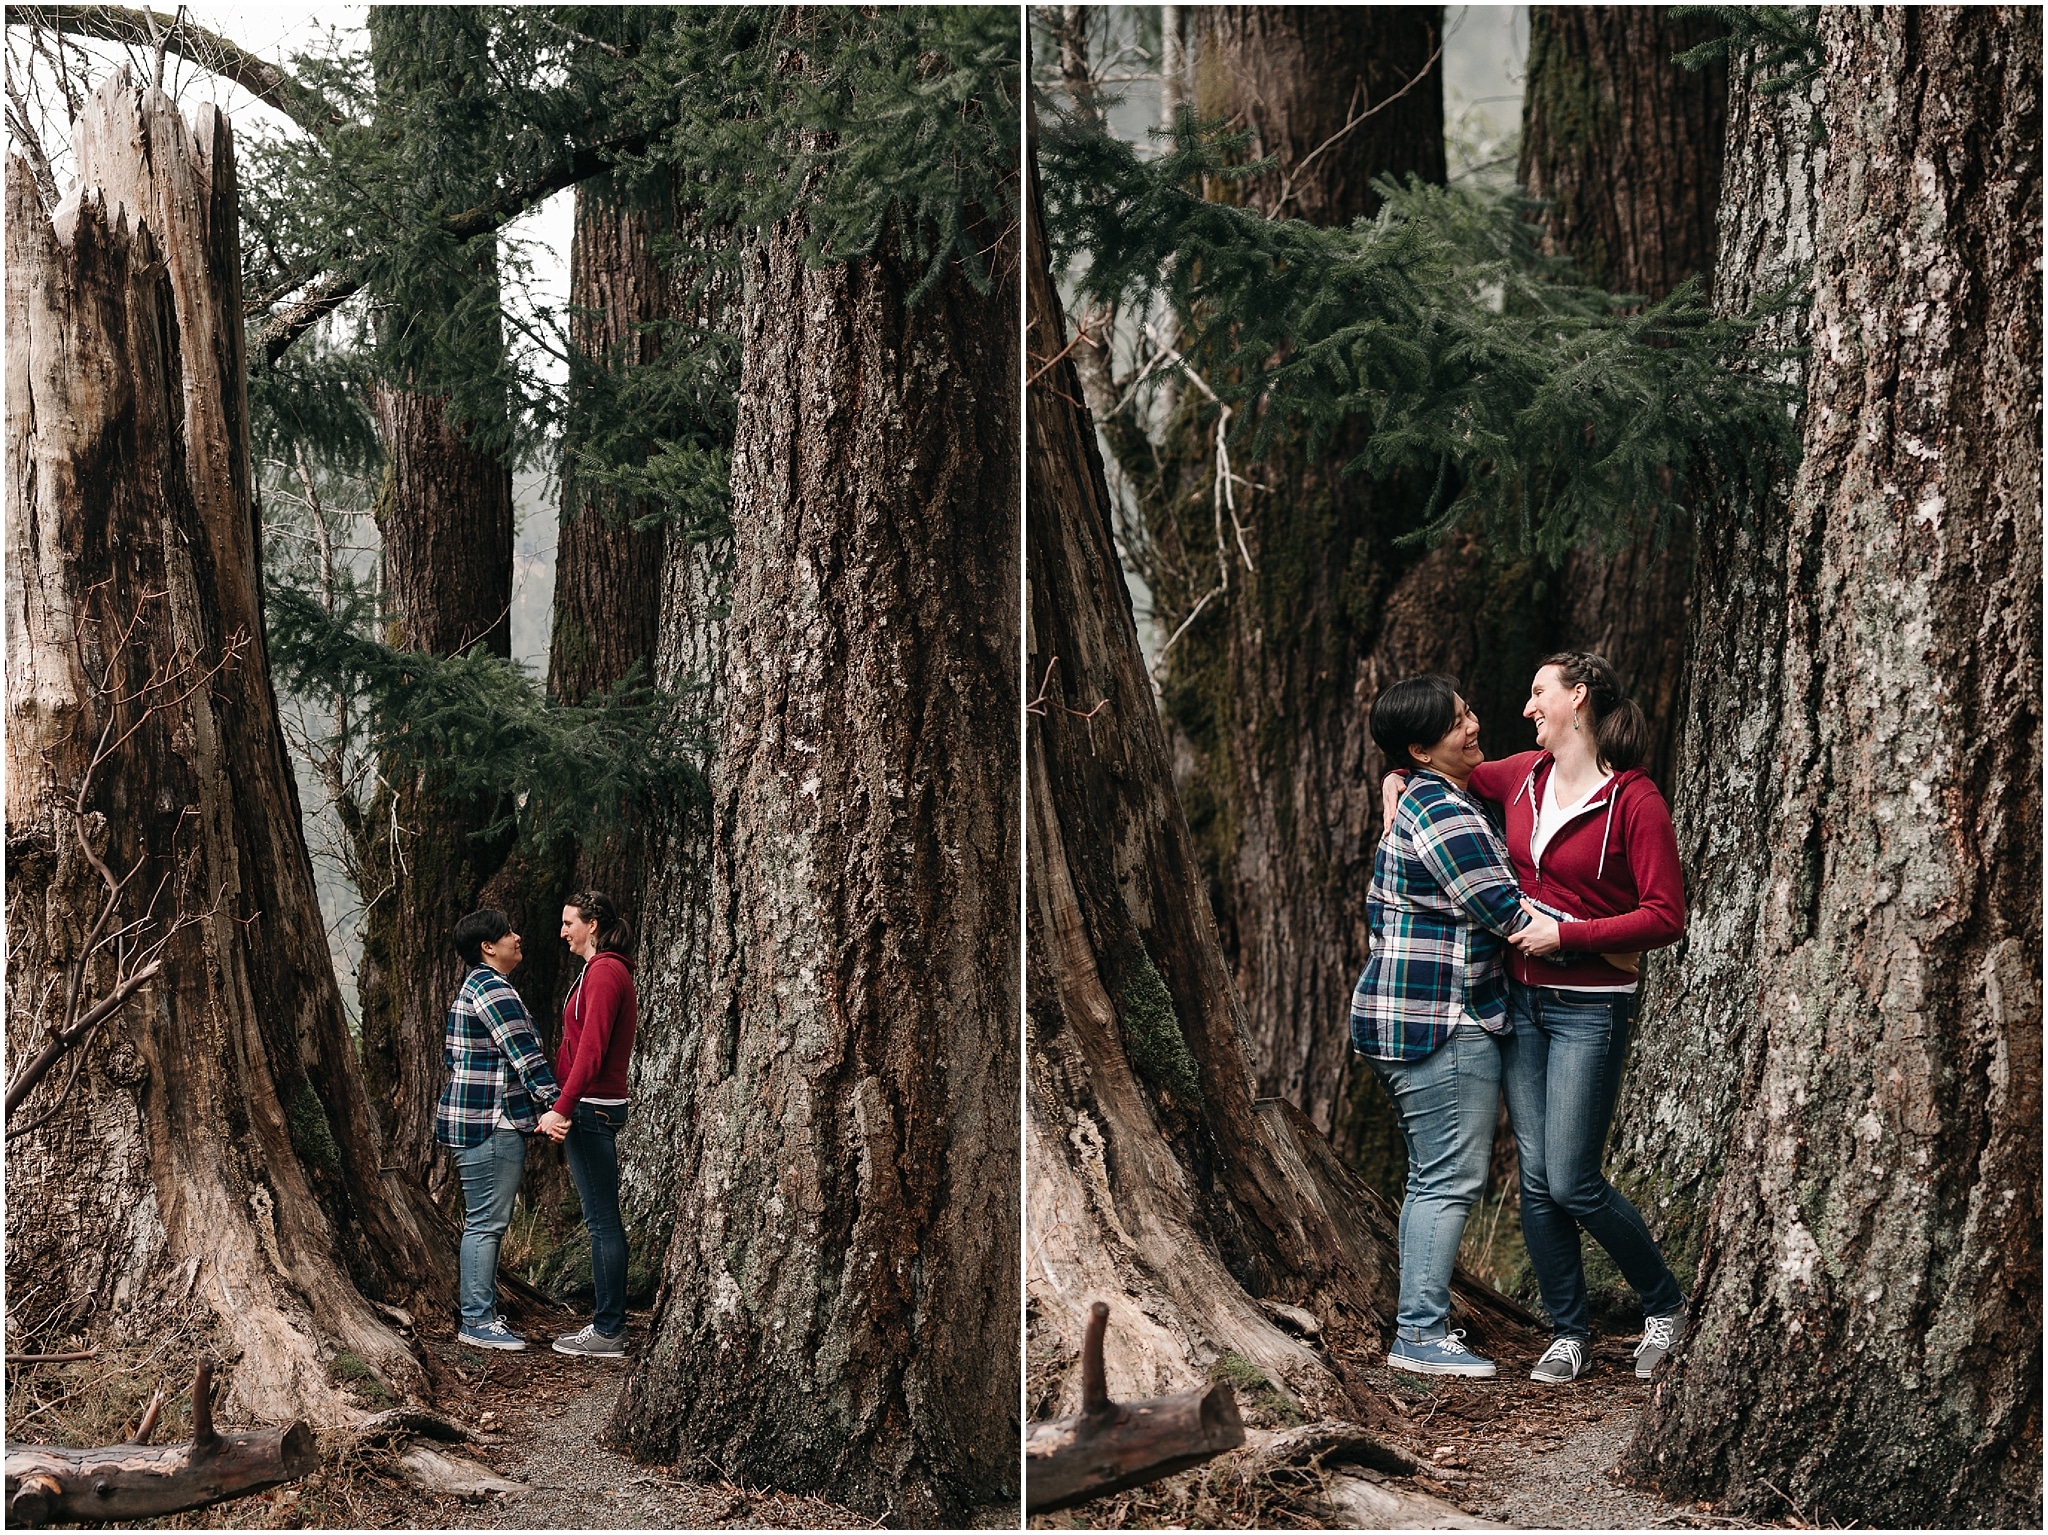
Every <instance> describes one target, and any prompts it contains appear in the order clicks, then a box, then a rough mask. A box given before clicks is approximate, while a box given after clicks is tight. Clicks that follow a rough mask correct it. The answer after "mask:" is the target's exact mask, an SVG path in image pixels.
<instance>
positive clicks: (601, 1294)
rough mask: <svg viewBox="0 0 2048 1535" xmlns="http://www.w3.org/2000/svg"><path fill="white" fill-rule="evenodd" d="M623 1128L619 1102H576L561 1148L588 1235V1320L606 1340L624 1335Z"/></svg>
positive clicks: (622, 1111) (623, 1122) (623, 1118)
mask: <svg viewBox="0 0 2048 1535" xmlns="http://www.w3.org/2000/svg"><path fill="white" fill-rule="evenodd" d="M625 1126H626V1105H625V1104H623V1103H579V1104H577V1105H576V1108H575V1111H574V1112H573V1113H571V1114H570V1116H569V1134H568V1137H567V1139H565V1140H564V1141H563V1142H562V1147H563V1149H564V1150H565V1151H567V1152H568V1153H569V1176H570V1177H571V1178H573V1179H574V1180H575V1181H576V1197H577V1198H578V1199H579V1200H581V1201H582V1202H583V1224H584V1226H585V1227H586V1228H588V1230H589V1232H590V1287H591V1288H592V1289H593V1290H595V1291H596V1292H597V1314H596V1315H595V1316H593V1317H592V1318H591V1321H592V1322H594V1323H595V1324H596V1325H597V1330H598V1331H599V1332H601V1333H603V1334H604V1335H605V1336H606V1337H607V1338H616V1337H617V1336H618V1335H619V1334H620V1333H622V1332H624V1331H625V1330H626V1228H625V1224H624V1223H623V1222H622V1221H621V1220H620V1219H619V1147H618V1139H619V1131H621V1130H623V1129H624V1128H625Z"/></svg>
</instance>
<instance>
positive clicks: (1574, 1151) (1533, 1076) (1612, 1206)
mask: <svg viewBox="0 0 2048 1535" xmlns="http://www.w3.org/2000/svg"><path fill="white" fill-rule="evenodd" d="M1635 1001H1636V999H1635V997H1634V996H1633V995H1631V994H1630V993H1628V992H1616V993H1612V994H1611V995H1608V996H1599V995H1592V994H1588V993H1585V992H1577V993H1574V992H1568V991H1557V990H1553V989H1551V988H1549V987H1541V986H1524V985H1522V984H1520V983H1519V982H1516V983H1515V984H1513V985H1512V986H1511V987H1510V988H1509V992H1508V1018H1509V1020H1510V1021H1511V1022H1512V1023H1513V1024H1514V1026H1515V1027H1514V1032H1513V1033H1511V1034H1509V1035H1508V1036H1507V1037H1506V1038H1505V1039H1504V1040H1502V1041H1501V1088H1502V1090H1503V1091H1504V1092H1505V1093H1506V1094H1507V1099H1508V1118H1509V1120H1510V1121H1512V1122H1513V1124H1514V1127H1515V1154H1516V1155H1517V1157H1519V1158H1520V1160H1521V1164H1522V1240H1523V1242H1524V1243H1525V1244H1527V1246H1528V1249H1529V1262H1530V1265H1531V1267H1533V1268H1534V1269H1535V1270H1536V1288H1537V1291H1538V1292H1539V1293H1540V1294H1541V1295H1542V1297H1543V1309H1544V1310H1545V1311H1548V1312H1549V1313H1550V1325H1551V1328H1552V1329H1553V1330H1554V1331H1555V1332H1556V1333H1557V1335H1558V1336H1559V1337H1575V1338H1589V1337H1591V1336H1592V1333H1593V1329H1592V1323H1591V1317H1590V1313H1589V1309H1588V1307H1587V1304H1586V1265H1585V1260H1584V1258H1583V1256H1582V1254H1581V1253H1580V1251H1579V1231H1580V1230H1581V1228H1583V1229H1584V1230H1585V1231H1586V1232H1587V1233H1588V1234H1589V1235H1590V1236H1591V1237H1592V1238H1593V1240H1594V1241H1596V1242H1598V1243H1599V1244H1600V1245H1601V1246H1602V1247H1604V1248H1606V1249H1607V1254H1608V1256H1609V1257H1611V1258H1612V1259H1614V1264H1615V1267H1617V1268H1619V1269H1620V1270H1621V1272H1622V1277H1623V1278H1625V1279H1627V1280H1628V1282H1629V1283H1630V1284H1631V1285H1633V1286H1634V1287H1635V1292H1636V1294H1637V1295H1638V1296H1639V1297H1641V1299H1642V1302H1643V1311H1644V1314H1645V1315H1648V1316H1668V1315H1670V1313H1672V1312H1674V1311H1677V1310H1679V1309H1681V1308H1682V1307H1683V1306H1684V1305H1685V1295H1684V1292H1683V1291H1681V1290H1680V1289H1679V1288H1678V1280H1677V1279H1676V1278H1675V1277H1673V1275H1672V1273H1671V1269H1670V1267H1669V1266H1668V1265H1666V1263H1665V1262H1664V1255H1663V1254H1662V1253H1660V1252H1658V1251H1657V1239H1656V1238H1655V1237H1653V1236H1651V1235H1650V1228H1649V1227H1648V1226H1646V1225H1645V1224H1644V1223H1643V1217H1642V1216H1641V1215H1640V1214H1639V1213H1638V1212H1637V1210H1636V1207H1635V1206H1634V1205H1632V1204H1630V1203H1629V1202H1628V1199H1627V1196H1625V1195H1624V1194H1623V1193H1622V1192H1621V1190H1619V1189H1617V1188H1616V1187H1615V1186H1614V1185H1613V1184H1611V1183H1609V1182H1608V1181H1607V1178H1606V1176H1605V1175H1604V1174H1603V1173H1602V1172H1601V1171H1600V1160H1601V1157H1602V1155H1603V1154H1604V1153H1605V1151H1606V1149H1607V1126H1608V1124H1609V1122H1610V1121H1611V1120H1612V1119H1613V1118H1614V1099H1615V1095H1616V1094H1618V1093H1619V1092H1620V1091H1621V1068H1622V1063H1623V1061H1624V1060H1625V1059H1626V1057H1627V1055H1628V1032H1629V1025H1630V1023H1631V1022H1632V1021H1633V1020H1634V1018H1635Z"/></svg>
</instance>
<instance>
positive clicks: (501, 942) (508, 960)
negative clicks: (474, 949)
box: [481, 933, 525, 975]
mask: <svg viewBox="0 0 2048 1535" xmlns="http://www.w3.org/2000/svg"><path fill="white" fill-rule="evenodd" d="M481 947H482V949H483V954H484V963H485V964H487V965H489V966H490V967H491V968H492V969H493V970H495V971H497V972H498V974H500V975H510V974H511V973H512V972H513V971H514V970H517V969H518V968H519V961H520V960H521V959H522V958H524V957H525V951H524V950H523V949H522V948H521V946H520V943H519V935H518V934H517V933H507V934H506V935H505V936H504V937H503V938H500V939H498V940H497V941H496V942H494V943H487V944H483V945H481Z"/></svg>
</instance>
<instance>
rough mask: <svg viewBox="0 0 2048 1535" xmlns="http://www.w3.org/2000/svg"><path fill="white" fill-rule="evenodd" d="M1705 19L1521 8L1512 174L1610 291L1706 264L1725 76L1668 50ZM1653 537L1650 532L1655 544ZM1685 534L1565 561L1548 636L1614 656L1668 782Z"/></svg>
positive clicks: (1688, 40)
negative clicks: (1523, 30) (1525, 46)
mask: <svg viewBox="0 0 2048 1535" xmlns="http://www.w3.org/2000/svg"><path fill="white" fill-rule="evenodd" d="M1717 25H1719V23H1717V22H1715V21H1712V20H1711V19H1708V18H1706V17H1693V18H1681V19H1673V17H1672V16H1671V13H1670V11H1669V10H1667V9H1664V8H1660V7H1655V6H1615V5H1595V6H1560V5H1539V6H1532V7H1531V8H1530V11H1529V63H1528V80H1529V84H1528V91H1527V94H1526V95H1525V96H1524V98H1523V105H1522V163H1521V171H1520V178H1519V179H1520V180H1521V183H1522V185H1523V187H1524V188H1525V189H1526V190H1527V191H1528V193H1529V195H1530V196H1531V197H1539V198H1543V199H1545V201H1546V202H1547V204H1548V206H1547V207H1546V208H1545V209H1544V212H1543V224H1544V228H1545V233H1546V235H1547V238H1548V242H1549V244H1550V246H1551V248H1552V249H1554V250H1557V251H1559V252H1562V253H1565V254H1568V255H1570V256H1571V257H1572V258H1573V260H1574V261H1575V262H1576V264H1577V266H1578V268H1579V270H1580V271H1581V272H1582V273H1584V274H1585V276H1586V278H1587V279H1588V280H1589V281H1592V282H1594V283H1597V284H1599V285H1600V286H1601V287H1603V288H1606V289H1607V290H1608V291H1610V292H1613V293H1633V294H1640V295H1641V296H1643V297H1644V298H1648V299H1660V298H1663V297H1664V296H1665V295H1666V294H1668V293H1670V292H1671V291H1672V290H1673V289H1674V288H1676V287H1677V286H1678V285H1679V284H1680V283H1682V282H1684V281H1685V280H1686V279H1687V278H1690V277H1702V278H1704V277H1708V276H1710V275H1711V274H1712V271H1713V266H1714V237H1715V236H1714V231H1715V210H1716V208H1717V206H1718V204H1719V201H1720V194H1721V142H1722V138H1723V136H1724V133H1725V120H1726V117H1727V102H1728V71H1727V67H1726V65H1725V64H1722V63H1715V64H1713V65H1711V66H1709V67H1707V68H1705V69H1699V70H1687V69H1683V68H1681V67H1680V66H1679V65H1677V64H1675V63H1673V62H1672V56H1673V55H1674V54H1676V53H1678V52H1679V51H1680V50H1682V49H1685V48H1690V47H1692V46H1693V45H1694V44H1696V43H1699V42H1701V41H1703V40H1704V39H1705V38H1707V37H1708V36H1710V35H1712V33H1713V30H1714V28H1715V27H1716V26H1717ZM1660 540H1661V541H1660ZM1691 579H1692V527H1691V524H1690V522H1689V521H1678V522H1674V523H1673V524H1672V525H1671V526H1669V527H1666V528H1663V529H1661V530H1659V536H1658V537H1656V538H1652V537H1644V538H1641V539H1638V540H1637V541H1636V542H1635V543H1633V544H1631V545H1630V546H1629V547H1628V548H1626V549H1623V550H1622V551H1620V552H1619V553H1617V554H1615V555H1612V556H1607V555H1602V554H1599V553H1597V552H1594V551H1590V550H1582V551H1579V552H1578V553H1575V554H1574V555H1572V556H1571V557H1570V558H1569V559H1567V560H1566V561H1565V565H1564V569H1563V571H1562V573H1561V577H1560V580H1559V583H1558V585H1559V589H1560V593H1561V596H1562V599H1563V603H1562V609H1563V610H1562V612H1561V614H1560V615H1559V619H1560V622H1559V625H1558V630H1559V633H1558V637H1559V639H1560V640H1561V641H1562V642H1563V643H1565V644H1567V645H1571V646H1575V647H1578V648H1581V649H1587V650H1595V651H1598V652H1599V653H1600V654H1602V655H1604V656H1606V657H1607V659H1608V660H1609V661H1611V662H1613V663H1614V667H1615V669H1616V670H1617V671H1618V672H1619V673H1620V674H1621V678H1622V681H1623V683H1624V684H1625V685H1626V686H1627V687H1628V688H1629V690H1630V692H1631V694H1632V695H1633V696H1634V698H1635V700H1636V702H1638V703H1640V704H1641V705H1642V706H1643V711H1644V713H1646V714H1647V715H1648V716H1649V720H1650V731H1651V742H1652V744H1651V750H1650V755H1649V759H1648V761H1646V762H1645V763H1644V766H1645V767H1646V768H1648V770H1649V773H1650V776H1651V777H1652V778H1653V779H1655V780H1656V781H1657V782H1658V783H1659V784H1664V785H1668V784H1669V783H1670V782H1671V768H1672V743H1673V742H1674V741H1675V740H1676V739H1677V735H1678V720H1679V716H1680V714H1681V713H1682V711H1683V694H1682V689H1683V687H1684V682H1685V659H1686V657H1685V634H1686V596H1687V592H1688V590H1689V587H1690V583H1691Z"/></svg>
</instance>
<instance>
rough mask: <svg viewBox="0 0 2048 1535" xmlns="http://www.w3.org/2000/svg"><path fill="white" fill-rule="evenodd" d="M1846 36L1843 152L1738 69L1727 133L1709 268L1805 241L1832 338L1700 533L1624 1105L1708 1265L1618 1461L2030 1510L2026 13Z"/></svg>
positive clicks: (2034, 412)
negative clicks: (1645, 970) (1671, 952)
mask: <svg viewBox="0 0 2048 1535" xmlns="http://www.w3.org/2000/svg"><path fill="white" fill-rule="evenodd" d="M1820 33H1821V39H1822V42H1823V44H1824V46H1825V68H1824V72H1823V76H1822V84H1823V89H1822V91H1821V92H1820V94H1821V95H1824V98H1825V99H1824V101H1823V102H1822V103H1821V110H1820V112H1819V115H1818V124H1817V126H1818V128H1819V129H1820V130H1821V132H1819V133H1815V132H1813V131H1812V126H1813V125H1811V124H1810V122H1809V118H1810V116H1811V113H1810V108H1808V104H1807V103H1805V102H1802V101H1800V100H1798V99H1797V98H1796V97H1793V98H1785V97H1780V98H1776V100H1775V101H1773V100H1772V99H1771V98H1765V97H1763V96H1761V95H1760V93H1759V92H1758V91H1757V88H1756V84H1755V82H1754V81H1753V80H1750V79H1748V78H1744V79H1743V81H1742V83H1741V84H1740V85H1739V86H1738V87H1737V89H1736V93H1735V101H1736V110H1735V111H1734V113H1733V114H1732V120H1731V130H1730V138H1729V147H1730V155H1729V161H1728V170H1729V185H1730V193H1731V197H1730V207H1731V208H1736V209H1740V210H1741V211H1740V212H1739V213H1738V214H1737V215H1735V216H1732V217H1729V218H1727V219H1726V220H1724V226H1723V247H1722V252H1721V258H1720V261H1719V263H1718V266H1719V270H1720V271H1721V272H1722V273H1723V274H1724V276H1733V275H1734V274H1736V273H1743V274H1747V273H1748V272H1750V271H1752V270H1755V269H1757V268H1758V267H1760V266H1762V267H1766V268H1767V267H1768V266H1769V265H1772V264H1775V261H1776V258H1777V257H1778V256H1779V255H1780V254H1781V253H1782V254H1783V255H1788V256H1794V257H1796V256H1797V255H1798V254H1799V247H1800V245H1801V243H1802V236H1803V235H1804V234H1805V232H1807V231H1811V250H1812V254H1813V258H1814V266H1813V271H1814V280H1813V303H1812V314H1811V322H1810V325H1811V329H1810V333H1811V335H1812V336H1813V337H1814V338H1815V341H1816V347H1815V351H1814V354H1813V357H1812V361H1811V363H1810V368H1811V372H1810V375H1809V378H1808V388H1807V401H1808V404H1807V411H1806V416H1805V423H1804V461H1803V463H1802V465H1801V468H1800V470H1799V473H1798V477H1797V479H1796V482H1795V483H1794V485H1793V486H1792V488H1791V491H1790V496H1789V501H1788V502H1786V503H1773V504H1772V505H1770V506H1768V507H1765V508H1762V509H1760V510H1761V513H1762V514H1761V515H1757V516H1750V517H1726V518H1716V519H1714V521H1713V523H1712V525H1711V526H1710V527H1709V528H1708V529H1707V530H1706V534H1705V538H1704V542H1703V544H1702V559H1701V562H1700V571H1699V577H1698V582H1697V588H1696V591H1697V596H1696V601H1695V613H1696V615H1697V621H1698V625H1699V632H1698V636H1697V639H1696V644H1695V650H1694V662H1693V675H1694V685H1693V690H1692V691H1693V697H1694V703H1693V706H1692V709H1691V711H1690V715H1689V718H1688V723H1687V736H1686V741H1685V745H1684V748H1683V768H1682V771H1681V780H1680V799H1679V807H1678V809H1679V817H1680V847H1681V850H1682V852H1683V854H1684V856H1685V857H1686V859H1687V861H1688V863H1689V865H1690V871H1691V875H1692V888H1693V891H1694V911H1695V913H1696V915H1695V918H1694V925H1693V933H1692V939H1691V946H1690V952H1689V954H1688V955H1687V956H1686V958H1685V960H1684V962H1683V963H1682V965H1681V966H1679V967H1678V969H1677V972H1676V973H1675V974H1674V975H1673V976H1671V977H1669V978H1660V982H1659V984H1658V986H1657V988H1656V996H1655V999H1654V1003H1653V1006H1652V1007H1651V1008H1650V1009H1646V1024H1647V1026H1646V1029H1645V1033H1644V1035H1643V1038H1642V1040H1641V1042H1640V1044H1639V1047H1638V1052H1637V1067H1636V1072H1635V1077H1634V1080H1632V1082H1631V1084H1630V1088H1629V1097H1630V1100H1631V1101H1630V1103H1629V1104H1628V1105H1627V1106H1626V1107H1625V1113H1626V1114H1627V1115H1628V1117H1627V1118H1626V1119H1625V1121H1624V1123H1625V1124H1627V1125H1633V1126H1639V1127H1640V1129H1639V1130H1637V1131H1635V1132H1634V1134H1633V1142H1632V1154H1633V1157H1634V1160H1635V1161H1636V1163H1637V1165H1638V1166H1639V1167H1641V1168H1644V1169H1645V1170H1647V1171H1649V1172H1652V1173H1659V1172H1661V1174H1662V1175H1663V1177H1664V1179H1665V1183H1666V1187H1667V1188H1668V1189H1669V1190H1670V1195H1669V1197H1670V1198H1671V1199H1672V1201H1673V1203H1674V1208H1675V1207H1677V1206H1678V1205H1679V1204H1681V1203H1685V1204H1691V1205H1692V1207H1693V1208H1692V1210H1691V1211H1690V1212H1689V1220H1690V1222H1691V1223H1692V1224H1694V1225H1696V1226H1697V1227H1698V1228H1700V1229H1701V1230H1702V1237H1701V1245H1702V1257H1701V1259H1700V1264H1699V1274H1698V1281H1697V1286H1696V1288H1695V1290H1694V1299H1693V1307H1694V1324H1693V1334H1692V1337H1691V1339H1690V1341H1689V1342H1688V1343H1687V1344H1686V1345H1684V1346H1683V1347H1682V1349H1681V1350H1680V1351H1679V1353H1678V1354H1677V1355H1676V1357H1675V1358H1674V1361H1673V1364H1672V1367H1671V1371H1670V1373H1669V1375H1668V1376H1667V1377H1666V1378H1665V1379H1664V1380H1662V1381H1661V1382H1660V1383H1659V1385H1658V1386H1657V1388H1656V1390H1655V1392H1654V1393H1653V1395H1652V1398H1651V1404H1650V1409H1649V1412H1648V1414H1647V1415H1646V1418H1645V1420H1644V1425H1643V1428H1642V1430H1641V1432H1640V1434H1639V1436H1638V1438H1637V1440H1636V1442H1635V1445H1634V1446H1633V1449H1632V1452H1631V1457H1632V1461H1633V1464H1634V1465H1635V1467H1636V1468H1637V1469H1638V1470H1639V1471H1640V1472H1642V1473H1644V1474H1646V1475H1649V1476H1651V1477H1653V1478H1655V1479H1656V1480H1658V1481H1659V1482H1661V1484H1662V1485H1663V1487H1664V1488H1665V1489H1666V1490H1667V1491H1668V1492H1670V1493H1672V1494H1674V1495H1680V1496H1684V1497H1693V1496H1712V1497H1716V1498H1718V1499H1722V1500H1724V1501H1723V1503H1722V1506H1723V1507H1724V1508H1726V1509H1728V1510H1729V1511H1731V1512H1745V1511H1746V1512H1750V1513H1771V1514H1777V1513H1780V1512H1782V1511H1783V1510H1784V1509H1785V1508H1786V1506H1787V1504H1788V1503H1792V1504H1796V1506H1797V1507H1798V1508H1799V1510H1800V1511H1801V1512H1802V1514H1803V1515H1804V1517H1806V1518H1809V1519H1821V1518H1823V1517H1824V1518H1827V1519H1830V1520H1836V1519H1852V1518H1853V1519H1857V1520H1863V1521H1868V1522H1871V1523H1875V1524H1885V1525H1928V1524H1933V1525H1957V1524H1986V1525H2004V1526H2011V1527H2019V1528H2031V1527H2032V1526H2033V1525H2035V1524H2038V1523H2039V1521H2040V1517H2041V1503H2040V1499H2041V1481H2040V1474H2041V1460H2040V1454H2041V1446H2040V1390H2041V1374H2040V1370H2041V1365H2040V1360H2041V1322H2040V1283H2041V1269H2040V1231H2041V1228H2040V1219H2041V1215H2040V1171H2041V1164H2040V1109H2041V1100H2040V1061H2041V1032H2040V998H2041V990H2040V986H2041V977H2040V948H2039V943H2040V922H2041V842H2040V836H2041V830H2040V827H2041V801H2040V782H2041V756H2040V752H2041V742H2040V712H2039V700H2040V688H2041V682H2040V630H2039V627H2038V614H2039V609H2040V549H2041V466H2040V428H2041V421H2040V383H2041V350H2040V348H2041V329H2040V307H2039V305H2040V276H2039V265H2038V263H2039V260H2040V251H2041V244H2040V227H2041V226H2040V219H2041V143H2040V131H2041V116H2040V111H2041V108H2040V89H2041V46H2040V24H2039V18H2038V16H2037V15H2036V14H2035V13H2033V12H2030V11H2025V10H2022V9H2020V8H2011V9H1972V10H1963V9H1941V10H1891V11H1882V10H1877V11H1870V10H1846V9H1845V10H1836V11H1823V12H1822V13H1821V20H1820ZM1823 136H1824V139H1825V145H1826V148H1825V155H1824V158H1823V156H1822V154H1821V153H1820V152H1819V151H1818V150H1817V149H1815V148H1814V147H1813V145H1814V141H1815V140H1817V139H1819V138H1821V137H1823ZM1738 193H1739V194H1740V201H1739V202H1738V201H1737V200H1736V194H1738ZM1759 255H1761V256H1762V257H1763V258H1764V259H1763V260H1761V261H1760V260H1759V259H1758V257H1759ZM1760 275H1767V274H1760ZM1732 286H1733V285H1732V284H1726V285H1724V288H1727V287H1732ZM1703 1169H1704V1170H1706V1174H1705V1176H1702V1175H1701V1174H1702V1170H1703ZM1702 1203H1703V1204H1704V1208H1703V1209H1702V1208H1701V1204H1702Z"/></svg>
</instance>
